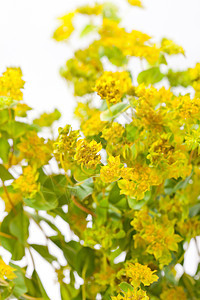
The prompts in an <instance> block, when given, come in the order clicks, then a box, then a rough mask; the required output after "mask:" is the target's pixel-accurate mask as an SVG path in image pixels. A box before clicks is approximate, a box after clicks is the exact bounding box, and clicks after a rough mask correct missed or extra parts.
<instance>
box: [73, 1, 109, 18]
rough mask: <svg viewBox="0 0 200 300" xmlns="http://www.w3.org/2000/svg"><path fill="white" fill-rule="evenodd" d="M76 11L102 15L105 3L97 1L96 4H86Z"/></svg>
mask: <svg viewBox="0 0 200 300" xmlns="http://www.w3.org/2000/svg"><path fill="white" fill-rule="evenodd" d="M76 11H77V12H78V13H80V14H85V15H100V14H101V13H102V12H103V5H102V4H98V3H95V5H94V6H90V5H84V6H80V7H79V8H77V10H76Z"/></svg>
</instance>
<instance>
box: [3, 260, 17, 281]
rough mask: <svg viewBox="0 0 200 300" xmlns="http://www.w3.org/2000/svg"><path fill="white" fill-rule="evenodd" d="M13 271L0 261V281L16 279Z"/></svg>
mask: <svg viewBox="0 0 200 300" xmlns="http://www.w3.org/2000/svg"><path fill="white" fill-rule="evenodd" d="M14 271H15V269H14V268H12V267H11V266H9V265H7V264H6V263H5V262H4V261H3V259H2V258H1V259H0V279H3V280H5V279H10V280H11V279H13V278H15V277H16V275H15V273H14Z"/></svg>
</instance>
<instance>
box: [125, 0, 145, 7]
mask: <svg viewBox="0 0 200 300" xmlns="http://www.w3.org/2000/svg"><path fill="white" fill-rule="evenodd" d="M128 3H130V4H131V5H133V6H139V7H142V3H141V0H128Z"/></svg>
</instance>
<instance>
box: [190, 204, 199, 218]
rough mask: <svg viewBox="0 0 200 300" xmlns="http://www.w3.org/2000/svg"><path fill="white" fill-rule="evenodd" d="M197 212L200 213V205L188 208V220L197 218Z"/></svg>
mask: <svg viewBox="0 0 200 300" xmlns="http://www.w3.org/2000/svg"><path fill="white" fill-rule="evenodd" d="M199 212H200V203H198V204H196V205H194V206H192V207H191V208H190V211H189V216H190V218H192V217H194V216H197V215H198V213H199Z"/></svg>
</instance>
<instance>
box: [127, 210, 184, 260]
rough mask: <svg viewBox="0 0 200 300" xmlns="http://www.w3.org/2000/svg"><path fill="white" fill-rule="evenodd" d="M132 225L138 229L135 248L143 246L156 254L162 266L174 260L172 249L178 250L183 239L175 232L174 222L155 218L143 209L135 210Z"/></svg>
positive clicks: (146, 250) (147, 250)
mask: <svg viewBox="0 0 200 300" xmlns="http://www.w3.org/2000/svg"><path fill="white" fill-rule="evenodd" d="M131 225H132V226H133V227H134V229H135V230H136V231H138V233H137V234H136V235H134V237H133V238H134V241H135V244H134V246H135V248H141V249H143V250H144V251H145V252H146V253H149V254H152V255H154V257H155V259H156V260H158V261H159V263H160V265H162V266H163V265H166V264H168V263H169V262H170V261H171V260H172V257H171V253H170V251H178V243H179V242H180V241H182V238H181V237H180V236H179V235H178V234H175V233H174V227H173V224H171V225H170V223H169V222H166V223H161V222H158V221H156V220H153V219H152V217H151V216H150V215H149V214H148V211H147V210H141V211H139V212H135V217H134V219H133V220H132V221H131Z"/></svg>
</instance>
